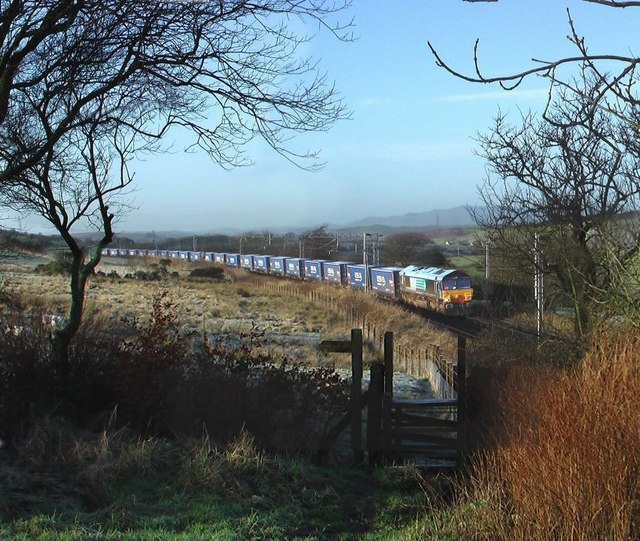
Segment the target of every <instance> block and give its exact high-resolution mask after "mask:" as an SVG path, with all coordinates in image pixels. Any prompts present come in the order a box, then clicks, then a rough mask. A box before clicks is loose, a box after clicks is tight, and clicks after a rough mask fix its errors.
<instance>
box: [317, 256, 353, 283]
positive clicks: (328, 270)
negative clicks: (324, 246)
mask: <svg viewBox="0 0 640 541" xmlns="http://www.w3.org/2000/svg"><path fill="white" fill-rule="evenodd" d="M350 264H351V263H350V262H349V261H326V262H325V263H323V264H322V266H323V275H324V281H325V282H329V283H332V284H339V285H341V286H346V285H347V265H350Z"/></svg>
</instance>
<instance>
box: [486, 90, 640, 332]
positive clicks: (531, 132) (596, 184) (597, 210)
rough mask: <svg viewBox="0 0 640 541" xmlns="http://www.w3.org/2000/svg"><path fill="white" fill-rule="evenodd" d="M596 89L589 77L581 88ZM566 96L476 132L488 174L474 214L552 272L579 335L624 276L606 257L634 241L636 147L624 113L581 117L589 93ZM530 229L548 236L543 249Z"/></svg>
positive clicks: (515, 251)
mask: <svg viewBox="0 0 640 541" xmlns="http://www.w3.org/2000/svg"><path fill="white" fill-rule="evenodd" d="M598 90H599V85H598V84H597V83H595V84H594V85H593V87H592V88H590V89H586V88H585V89H583V90H582V92H581V94H580V95H585V96H589V95H590V94H591V93H596V94H597V92H598ZM563 98H564V99H560V100H559V101H558V102H557V103H555V104H554V105H552V106H551V108H550V109H549V111H548V115H547V119H540V120H538V119H536V117H535V116H534V115H532V114H528V115H525V116H524V117H523V118H522V121H521V123H520V124H517V125H514V124H509V123H508V122H507V120H506V118H505V117H504V116H502V115H499V116H498V117H497V118H496V120H495V124H494V126H493V127H492V129H491V131H490V132H489V133H487V134H485V135H481V136H480V137H479V143H480V147H481V151H480V154H481V155H482V156H484V157H485V158H486V159H487V160H488V163H489V175H488V177H487V179H486V180H485V182H484V184H483V185H482V186H481V188H480V194H481V197H482V199H483V202H484V204H485V206H486V209H487V211H486V213H484V212H483V213H480V212H476V215H475V218H476V220H477V222H478V223H479V224H480V225H481V226H483V227H485V228H486V229H487V232H488V234H489V236H490V237H491V238H492V239H494V241H497V242H498V243H499V244H500V245H501V246H502V247H503V248H504V247H508V248H509V251H510V252H511V253H512V257H513V259H514V260H517V261H520V262H521V263H524V264H526V265H528V266H529V268H533V266H534V265H538V267H539V270H540V271H541V272H544V273H547V274H552V275H553V276H554V277H555V280H556V281H557V283H558V284H559V287H560V289H561V291H562V292H563V294H564V295H565V297H566V298H567V299H569V300H570V301H571V303H572V307H573V311H574V314H575V318H574V320H575V332H576V336H577V337H582V336H584V335H585V333H586V332H588V330H589V327H590V324H591V320H592V316H593V314H594V313H596V312H597V311H598V310H599V307H601V306H608V305H610V300H611V287H612V283H613V281H614V280H615V279H617V278H614V277H619V276H620V274H619V269H618V270H617V271H616V269H614V268H613V266H612V265H611V264H610V261H611V258H612V257H615V258H616V260H617V261H618V262H619V263H620V265H622V266H625V265H627V264H628V263H629V261H631V259H632V257H633V255H634V254H635V253H637V251H638V248H639V246H640V236H638V235H637V234H635V233H633V231H631V230H629V229H628V228H626V227H625V228H624V229H623V228H622V227H621V224H622V223H623V220H624V215H625V213H627V212H632V211H634V210H636V209H637V207H638V202H639V201H640V153H639V152H638V148H637V143H635V142H634V140H635V137H634V135H635V131H634V130H633V129H630V127H629V125H628V124H627V123H625V122H621V121H619V120H618V119H616V118H615V117H612V116H611V115H609V114H607V113H606V112H604V111H601V110H596V111H595V112H594V113H593V114H590V115H589V116H590V118H589V120H588V122H585V121H584V120H583V119H584V109H585V108H590V107H591V100H590V99H588V98H587V99H567V97H566V96H564V97H563ZM623 231H624V232H623ZM535 235H538V238H539V239H544V249H543V251H544V257H543V258H542V259H540V258H536V254H534V253H533V247H534V236H535ZM614 254H615V255H614Z"/></svg>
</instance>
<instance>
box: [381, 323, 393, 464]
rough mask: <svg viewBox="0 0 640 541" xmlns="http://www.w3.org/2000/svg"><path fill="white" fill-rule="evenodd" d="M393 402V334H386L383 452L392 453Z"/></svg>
mask: <svg viewBox="0 0 640 541" xmlns="http://www.w3.org/2000/svg"><path fill="white" fill-rule="evenodd" d="M392 402H393V333H392V332H385V333H384V400H383V403H382V451H383V453H384V455H385V457H386V456H388V455H389V454H390V453H391V403H392Z"/></svg>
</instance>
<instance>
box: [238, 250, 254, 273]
mask: <svg viewBox="0 0 640 541" xmlns="http://www.w3.org/2000/svg"><path fill="white" fill-rule="evenodd" d="M254 257H255V256H254V255H251V254H244V255H241V256H240V267H242V268H243V269H247V270H253V262H254Z"/></svg>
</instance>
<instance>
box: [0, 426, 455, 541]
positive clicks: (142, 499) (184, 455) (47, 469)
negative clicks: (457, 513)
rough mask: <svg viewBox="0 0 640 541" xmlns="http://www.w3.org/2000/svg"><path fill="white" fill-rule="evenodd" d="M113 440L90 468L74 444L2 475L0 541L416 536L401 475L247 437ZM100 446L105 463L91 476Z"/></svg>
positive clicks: (424, 500) (416, 503) (423, 498)
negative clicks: (276, 451) (257, 443)
mask: <svg viewBox="0 0 640 541" xmlns="http://www.w3.org/2000/svg"><path fill="white" fill-rule="evenodd" d="M113 437H114V438H118V441H117V442H114V443H110V444H108V445H106V446H105V444H104V441H102V443H101V444H100V449H98V448H97V446H96V452H95V456H94V458H93V460H91V459H90V457H89V453H88V452H87V451H86V445H85V446H84V447H83V446H82V445H81V444H79V445H80V447H82V448H83V449H84V451H83V452H82V453H80V454H79V455H75V456H72V453H70V452H69V451H65V450H62V451H61V453H62V455H63V456H59V457H58V458H59V459H60V460H59V461H54V463H46V462H45V463H37V461H33V460H31V459H30V458H29V457H27V460H26V461H25V460H23V459H16V461H15V463H14V464H12V465H11V466H10V467H5V468H3V469H2V471H1V472H0V486H2V487H3V488H2V490H1V491H0V519H1V520H0V539H2V540H5V539H16V540H17V539H24V540H42V541H48V540H52V541H53V540H56V541H75V540H95V541H98V540H100V541H103V540H104V541H107V540H123V541H129V540H131V541H133V540H136V541H138V540H140V541H142V540H157V541H169V540H171V541H178V540H180V541H182V540H184V541H187V540H188V541H193V540H214V539H215V540H252V539H255V540H258V539H283V540H284V539H292V540H293V539H299V540H316V539H317V540H324V539H340V540H351V539H367V540H378V539H380V540H384V539H400V538H403V539H412V538H415V539H420V538H421V537H413V534H412V533H411V532H413V531H418V530H419V531H420V535H422V534H423V533H424V525H422V520H420V519H419V517H421V516H423V515H424V513H425V509H428V506H429V498H428V496H427V492H429V491H425V481H424V479H423V478H422V477H421V476H420V475H419V473H418V472H417V471H416V470H414V469H412V468H409V467H390V468H387V469H385V470H380V471H376V472H374V473H367V472H366V471H364V470H362V469H349V468H344V467H320V466H315V465H313V464H311V463H310V462H309V461H307V460H304V459H302V458H296V457H278V456H269V455H266V454H263V453H262V452H259V451H257V450H256V449H255V448H254V447H253V444H252V441H251V439H250V438H248V437H246V436H240V437H239V439H238V441H237V442H235V443H233V444H231V445H230V446H229V447H227V448H225V449H223V450H220V449H216V448H215V447H213V446H212V445H211V444H210V443H209V442H208V440H205V441H203V442H196V443H195V444H193V443H189V442H186V443H185V446H186V447H185V446H181V447H177V446H175V445H167V444H166V443H164V442H162V443H159V442H157V441H156V442H155V443H153V442H150V440H146V441H144V442H139V446H144V447H145V450H144V451H140V450H136V449H133V448H132V446H131V445H129V444H127V445H125V444H124V443H125V442H123V439H124V436H123V433H122V432H116V433H115V435H114V436H113ZM103 440H104V438H103ZM126 443H130V442H126ZM71 447H74V446H71ZM105 447H108V448H109V449H110V454H109V459H110V460H111V461H113V463H114V464H115V465H114V466H113V467H110V468H104V470H100V471H104V472H105V473H104V474H103V477H102V478H97V477H96V476H95V464H96V463H97V462H101V461H104V448H105ZM76 448H77V446H76ZM143 453H150V455H149V458H148V460H144V461H138V462H136V464H138V466H137V467H132V466H131V463H130V461H127V460H126V458H127V456H128V455H131V454H135V455H140V454H143ZM123 455H127V456H123ZM124 463H127V465H126V467H123V466H122V464H124ZM141 464H144V467H142V466H141ZM101 467H104V464H101ZM119 468H121V469H119ZM432 494H435V492H432ZM418 525H420V526H419V527H418ZM416 528H418V530H417V529H416ZM403 532H404V533H403ZM399 536H402V537H399ZM443 539H446V537H445V538H443Z"/></svg>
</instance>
